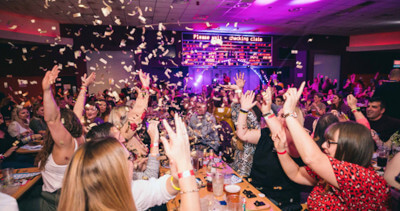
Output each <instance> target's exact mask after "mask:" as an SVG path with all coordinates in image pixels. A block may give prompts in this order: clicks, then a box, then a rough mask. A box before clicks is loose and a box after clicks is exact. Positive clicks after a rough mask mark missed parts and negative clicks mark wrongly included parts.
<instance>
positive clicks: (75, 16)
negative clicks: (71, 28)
mask: <svg viewBox="0 0 400 211" xmlns="http://www.w3.org/2000/svg"><path fill="white" fill-rule="evenodd" d="M72 17H74V18H79V17H82V15H81V13H79V12H78V13H75V14H73V15H72Z"/></svg>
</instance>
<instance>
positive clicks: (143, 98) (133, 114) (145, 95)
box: [128, 71, 150, 124]
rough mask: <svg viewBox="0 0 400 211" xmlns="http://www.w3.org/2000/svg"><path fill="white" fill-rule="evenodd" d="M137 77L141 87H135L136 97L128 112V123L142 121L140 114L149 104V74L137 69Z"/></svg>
mask: <svg viewBox="0 0 400 211" xmlns="http://www.w3.org/2000/svg"><path fill="white" fill-rule="evenodd" d="M139 78H140V81H141V83H142V89H138V88H137V87H135V89H136V91H137V92H138V97H137V99H136V102H135V105H134V106H133V108H132V109H131V110H129V113H128V119H129V123H135V124H139V123H140V122H142V115H143V113H144V112H145V111H146V109H147V106H148V104H149V97H150V95H149V89H150V88H149V85H150V75H149V74H148V73H143V72H142V71H139Z"/></svg>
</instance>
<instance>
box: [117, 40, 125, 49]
mask: <svg viewBox="0 0 400 211" xmlns="http://www.w3.org/2000/svg"><path fill="white" fill-rule="evenodd" d="M125 46H126V40H125V39H122V40H121V42H120V43H119V47H120V48H122V47H125Z"/></svg>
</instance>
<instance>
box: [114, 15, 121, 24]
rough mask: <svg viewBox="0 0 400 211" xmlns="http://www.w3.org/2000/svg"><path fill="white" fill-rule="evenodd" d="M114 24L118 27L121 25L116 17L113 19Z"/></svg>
mask: <svg viewBox="0 0 400 211" xmlns="http://www.w3.org/2000/svg"><path fill="white" fill-rule="evenodd" d="M114 22H115V23H116V24H117V25H118V26H119V25H121V20H120V19H119V18H117V17H115V20H114Z"/></svg>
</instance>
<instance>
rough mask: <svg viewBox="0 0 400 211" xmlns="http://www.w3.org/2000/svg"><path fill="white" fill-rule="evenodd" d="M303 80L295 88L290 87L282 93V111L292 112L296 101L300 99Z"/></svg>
mask: <svg viewBox="0 0 400 211" xmlns="http://www.w3.org/2000/svg"><path fill="white" fill-rule="evenodd" d="M304 85H305V82H304V81H303V83H301V85H300V88H299V89H298V90H297V89H296V88H290V89H288V90H287V92H286V93H285V94H284V95H283V98H285V103H284V104H283V108H282V109H283V112H284V113H285V114H287V113H292V112H293V111H294V110H295V108H296V105H297V102H298V101H299V99H300V96H301V94H302V93H303V89H304Z"/></svg>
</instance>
